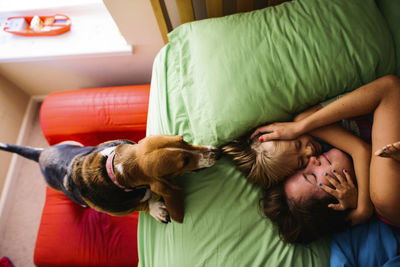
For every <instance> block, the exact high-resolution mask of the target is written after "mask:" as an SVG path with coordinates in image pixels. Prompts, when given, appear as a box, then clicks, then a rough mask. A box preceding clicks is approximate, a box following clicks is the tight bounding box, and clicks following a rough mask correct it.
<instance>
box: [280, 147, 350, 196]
mask: <svg viewBox="0 0 400 267" xmlns="http://www.w3.org/2000/svg"><path fill="white" fill-rule="evenodd" d="M344 169H345V170H347V171H349V173H350V174H351V175H352V174H353V173H354V172H353V164H352V161H351V159H350V158H349V156H347V155H346V154H345V153H344V152H342V151H340V150H338V149H336V148H333V149H331V150H329V151H328V152H326V153H323V154H322V155H320V156H318V157H311V158H310V160H309V162H308V164H307V167H306V168H305V169H303V170H299V171H297V172H296V173H295V174H293V175H292V176H290V177H289V178H288V179H287V180H286V181H285V183H284V187H285V192H286V195H287V197H288V198H292V199H304V198H309V197H311V196H314V197H316V198H319V199H321V198H324V197H326V196H328V193H326V192H325V191H324V190H322V189H321V188H320V186H319V184H325V185H328V186H331V184H330V183H329V182H328V180H327V179H326V176H325V173H328V174H329V175H331V176H332V171H333V170H335V171H337V172H338V173H339V174H342V175H343V170H344Z"/></svg>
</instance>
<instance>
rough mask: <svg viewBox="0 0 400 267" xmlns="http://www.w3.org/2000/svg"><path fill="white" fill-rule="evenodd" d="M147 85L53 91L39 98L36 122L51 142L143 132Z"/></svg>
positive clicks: (86, 142) (134, 138)
mask: <svg viewBox="0 0 400 267" xmlns="http://www.w3.org/2000/svg"><path fill="white" fill-rule="evenodd" d="M149 92H150V85H132V86H120V87H107V88H92V89H82V90H72V91H62V92H55V93H52V94H50V95H48V96H47V97H46V98H45V100H44V101H43V104H42V107H41V110H40V125H41V127H42V131H43V134H44V136H45V137H46V140H47V141H48V143H49V144H51V145H54V144H57V143H59V142H62V141H65V140H74V141H78V142H81V143H82V144H84V145H98V144H99V143H102V142H104V141H109V140H114V139H129V140H132V141H135V142H137V141H139V140H140V139H142V138H144V137H145V136H146V122H147V109H148V105H149Z"/></svg>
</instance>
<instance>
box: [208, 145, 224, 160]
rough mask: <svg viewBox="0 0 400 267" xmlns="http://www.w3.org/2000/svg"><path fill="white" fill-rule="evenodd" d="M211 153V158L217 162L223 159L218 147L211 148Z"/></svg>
mask: <svg viewBox="0 0 400 267" xmlns="http://www.w3.org/2000/svg"><path fill="white" fill-rule="evenodd" d="M209 153H210V157H212V158H213V159H215V160H218V159H219V158H221V149H219V148H218V147H210V151H209Z"/></svg>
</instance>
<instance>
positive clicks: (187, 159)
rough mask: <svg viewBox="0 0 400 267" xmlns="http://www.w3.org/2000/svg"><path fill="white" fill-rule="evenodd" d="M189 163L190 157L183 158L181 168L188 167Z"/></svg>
mask: <svg viewBox="0 0 400 267" xmlns="http://www.w3.org/2000/svg"><path fill="white" fill-rule="evenodd" d="M189 162H190V157H189V156H184V157H183V166H186V165H188V164H189Z"/></svg>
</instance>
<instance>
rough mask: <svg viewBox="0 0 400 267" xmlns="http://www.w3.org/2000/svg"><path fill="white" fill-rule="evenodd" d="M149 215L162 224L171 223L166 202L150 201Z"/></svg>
mask: <svg viewBox="0 0 400 267" xmlns="http://www.w3.org/2000/svg"><path fill="white" fill-rule="evenodd" d="M149 209H150V211H149V213H150V215H151V216H153V217H154V218H155V219H156V220H157V221H159V222H162V223H169V222H171V219H170V217H169V213H168V210H167V207H166V206H165V204H164V202H161V201H154V200H152V199H150V200H149Z"/></svg>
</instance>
